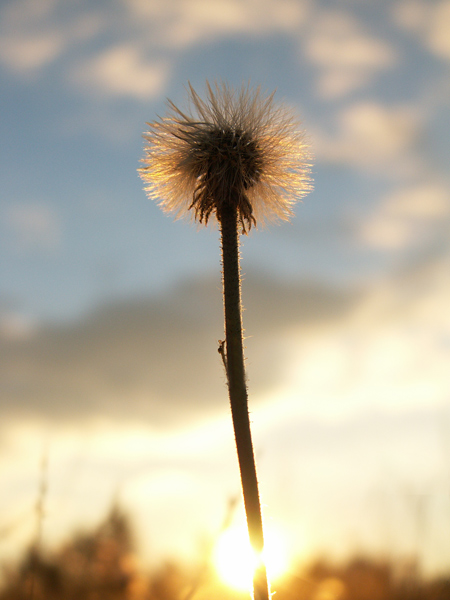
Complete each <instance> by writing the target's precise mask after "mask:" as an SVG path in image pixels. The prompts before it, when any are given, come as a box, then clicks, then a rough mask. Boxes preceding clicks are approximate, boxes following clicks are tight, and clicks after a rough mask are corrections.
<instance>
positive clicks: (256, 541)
mask: <svg viewBox="0 0 450 600" xmlns="http://www.w3.org/2000/svg"><path fill="white" fill-rule="evenodd" d="M220 224H221V233H222V266H223V292H224V294H223V295H224V309H225V336H226V339H225V346H226V361H225V367H226V372H227V379H228V392H229V396H230V404H231V414H232V417H233V426H234V435H235V438H236V448H237V455H238V460H239V468H240V472H241V482H242V492H243V496H244V505H245V512H246V516H247V526H248V533H249V537H250V543H251V545H252V548H253V550H254V551H255V552H256V554H257V556H258V559H259V561H258V568H257V569H256V571H255V574H254V578H253V596H254V600H268V598H269V589H268V582H267V575H266V569H265V565H264V562H263V560H262V550H263V547H264V537H263V527H262V518H261V504H260V501H259V492H258V479H257V477H256V465H255V456H254V452H253V444H252V436H251V431H250V419H249V414H248V400H247V387H246V383H245V367H244V347H243V339H242V315H241V277H240V267H239V233H238V221H237V212H236V209H235V208H234V207H232V206H230V205H224V206H223V207H222V210H221V214H220ZM219 351H220V349H219ZM222 357H223V354H222Z"/></svg>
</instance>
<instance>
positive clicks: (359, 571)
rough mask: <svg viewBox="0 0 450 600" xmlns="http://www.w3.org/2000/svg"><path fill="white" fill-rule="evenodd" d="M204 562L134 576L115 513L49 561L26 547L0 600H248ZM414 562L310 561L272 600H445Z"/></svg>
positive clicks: (445, 589) (123, 524)
mask: <svg viewBox="0 0 450 600" xmlns="http://www.w3.org/2000/svg"><path fill="white" fill-rule="evenodd" d="M207 558H208V557H206V560H204V561H203V563H202V564H201V565H200V567H199V569H198V570H196V571H195V572H193V570H192V568H191V569H186V568H183V567H182V566H181V565H178V564H176V563H174V562H166V563H165V564H163V565H162V566H160V567H159V568H158V569H156V570H155V571H154V572H152V573H147V574H144V573H142V572H140V570H139V568H138V563H137V561H136V558H135V555H134V553H133V540H132V532H131V527H130V523H129V520H128V518H127V517H126V515H125V514H124V513H123V512H122V511H121V510H120V509H119V508H117V507H115V508H113V509H112V511H111V512H110V514H109V515H108V517H107V519H106V520H105V521H104V522H103V523H102V524H101V525H100V526H99V527H98V528H97V529H96V530H94V531H93V532H90V533H84V534H78V535H76V536H75V537H74V538H73V539H72V540H70V541H69V542H68V543H66V544H65V545H64V546H62V547H61V548H60V549H59V550H58V551H57V552H56V553H54V555H52V556H44V554H43V553H42V552H40V550H39V548H37V547H32V548H30V549H29V550H28V552H27V553H26V554H25V556H24V557H23V559H22V561H21V562H20V563H19V564H18V565H16V566H14V567H11V566H9V567H4V569H3V577H2V585H1V588H0V600H206V599H208V600H212V599H213V598H214V600H231V599H233V600H244V599H245V600H247V599H248V597H249V596H248V594H243V593H238V592H234V591H231V590H229V589H227V588H226V587H225V586H224V585H223V584H221V583H220V582H219V581H218V580H217V578H216V576H215V574H214V571H213V569H212V567H211V564H210V561H208V560H207ZM416 567H417V566H416V564H415V563H414V561H412V562H411V564H410V565H409V568H407V569H403V573H401V574H399V569H398V565H394V564H390V563H387V562H385V563H383V562H376V561H373V560H369V559H364V558H355V559H353V560H351V561H350V562H348V563H347V564H346V565H341V566H336V565H334V566H333V565H332V564H331V563H330V562H328V561H327V560H325V559H322V560H316V561H315V562H314V563H313V564H312V565H310V566H309V567H308V568H307V569H306V570H305V569H304V570H303V571H302V572H301V574H293V573H291V574H289V575H287V576H286V577H285V578H284V579H283V580H282V581H279V582H277V585H276V586H275V588H276V599H277V600H450V577H448V578H440V579H435V580H433V581H424V580H422V579H421V578H420V576H419V573H418V569H417V568H416Z"/></svg>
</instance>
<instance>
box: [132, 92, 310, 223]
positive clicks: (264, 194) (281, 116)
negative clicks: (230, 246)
mask: <svg viewBox="0 0 450 600" xmlns="http://www.w3.org/2000/svg"><path fill="white" fill-rule="evenodd" d="M189 91H190V98H189V100H190V108H191V110H190V112H188V113H185V112H182V111H181V110H180V109H179V108H177V107H176V106H175V105H174V104H173V103H172V102H170V101H169V112H168V114H167V116H166V117H165V118H163V119H161V120H160V121H157V122H153V123H148V125H149V127H150V129H149V131H148V132H147V133H146V134H145V135H144V138H145V139H146V140H147V145H146V148H145V158H144V159H143V163H144V165H145V166H144V167H143V168H142V169H140V175H141V177H142V179H143V181H144V182H145V184H146V187H145V190H146V192H147V194H148V195H149V196H150V197H151V198H154V199H156V200H157V201H159V204H160V206H161V208H162V209H163V210H164V211H166V212H172V213H174V214H175V215H177V216H178V217H180V216H184V215H186V214H187V213H189V212H190V211H193V214H194V217H195V219H196V220H197V221H199V222H200V223H204V224H205V225H206V224H207V223H208V221H209V219H210V217H215V218H216V219H217V220H218V221H219V222H220V221H221V218H222V211H223V208H224V206H227V205H229V206H234V207H235V209H236V211H237V216H238V222H239V224H240V226H241V228H242V230H243V232H247V231H248V230H249V229H250V228H251V227H252V225H256V223H257V222H261V223H262V222H264V221H266V220H268V221H273V220H278V219H282V220H286V219H289V218H290V217H291V216H292V207H293V205H294V203H295V202H296V201H297V200H299V199H300V198H301V197H302V196H304V195H305V194H306V193H307V192H308V191H309V190H310V187H311V186H310V178H309V171H310V156H309V152H308V146H307V144H306V142H305V139H304V135H303V132H302V131H301V130H299V128H298V124H297V122H296V120H295V118H294V117H293V115H292V114H291V113H290V111H289V110H288V109H287V108H285V107H283V106H281V107H276V106H275V105H274V103H273V96H274V94H271V95H270V96H268V97H266V98H265V97H264V96H263V94H262V93H261V90H260V88H257V89H256V90H254V91H252V90H250V89H249V88H248V87H242V89H241V90H240V92H235V91H234V90H233V89H232V88H230V87H228V86H227V85H226V84H222V85H220V86H219V85H216V89H215V90H214V91H213V89H212V88H211V86H210V85H209V84H207V100H206V101H204V100H202V99H201V98H200V97H199V96H198V94H197V93H196V92H195V90H194V89H193V88H192V86H191V85H189Z"/></svg>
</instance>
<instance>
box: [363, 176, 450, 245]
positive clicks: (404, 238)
mask: <svg viewBox="0 0 450 600" xmlns="http://www.w3.org/2000/svg"><path fill="white" fill-rule="evenodd" d="M449 214H450V194H449V191H448V190H446V189H445V188H444V187H441V186H439V185H437V184H423V185H419V186H417V187H412V188H408V189H402V190H399V191H397V192H395V193H394V194H391V195H390V196H388V197H387V198H386V199H385V200H384V201H383V202H382V203H381V205H380V206H379V207H378V209H377V210H376V212H375V213H374V214H372V215H371V217H370V218H369V220H368V221H367V222H366V223H365V224H364V225H363V227H362V228H361V231H360V236H359V237H360V240H361V241H362V242H363V243H365V244H367V245H369V246H373V247H376V248H381V249H388V250H391V249H401V248H404V247H406V246H409V245H411V244H414V243H417V242H420V241H422V240H423V239H424V237H426V236H427V235H430V234H431V233H432V231H433V225H435V224H436V223H437V222H439V221H441V220H442V219H443V218H448V216H449Z"/></svg>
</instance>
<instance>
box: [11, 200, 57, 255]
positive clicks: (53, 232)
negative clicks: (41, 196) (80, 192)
mask: <svg viewBox="0 0 450 600" xmlns="http://www.w3.org/2000/svg"><path fill="white" fill-rule="evenodd" d="M2 221H3V223H4V226H6V229H7V232H8V236H7V237H8V238H9V239H10V240H11V246H12V247H13V248H14V249H15V250H16V251H19V252H30V251H36V250H37V251H47V252H48V251H52V250H54V249H55V248H57V247H58V246H59V244H60V243H61V222H60V219H59V217H58V215H57V214H56V212H55V211H54V209H53V208H52V207H50V206H49V205H48V204H42V203H22V204H12V205H11V206H9V207H8V208H6V209H5V210H4V212H3V215H2Z"/></svg>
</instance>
